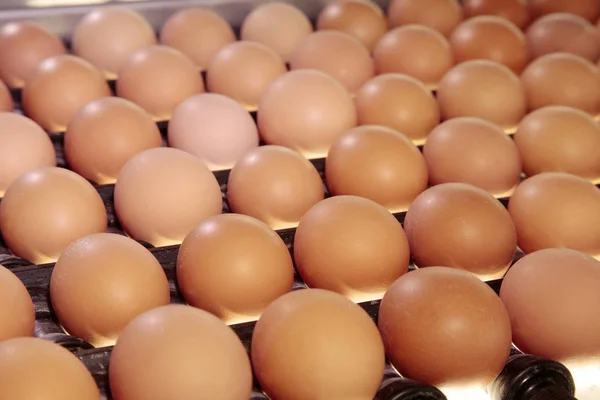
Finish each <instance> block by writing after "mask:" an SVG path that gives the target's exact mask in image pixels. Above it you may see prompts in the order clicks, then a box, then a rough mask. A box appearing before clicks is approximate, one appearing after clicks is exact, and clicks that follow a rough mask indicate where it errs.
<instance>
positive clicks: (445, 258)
mask: <svg viewBox="0 0 600 400" xmlns="http://www.w3.org/2000/svg"><path fill="white" fill-rule="evenodd" d="M404 229H405V230H406V236H407V238H408V243H409V245H410V254H411V257H412V259H413V261H414V263H415V264H416V265H417V266H418V267H419V268H424V267H431V266H440V265H442V266H445V267H452V268H457V269H462V270H466V271H468V272H471V273H473V274H474V275H476V276H477V277H479V278H480V279H482V280H486V281H487V280H492V279H499V278H501V277H502V276H503V275H504V273H505V272H506V270H507V269H508V267H509V265H510V264H511V263H512V260H513V257H514V254H515V251H516V249H517V234H516V232H515V226H514V224H513V222H512V220H511V218H510V214H509V213H508V212H507V211H506V208H504V206H503V205H502V203H500V202H499V201H498V200H496V199H495V198H494V197H492V195H490V194H489V193H488V192H486V191H485V190H483V189H480V188H477V187H475V186H472V185H468V184H465V183H443V184H440V185H437V186H433V187H431V188H429V189H427V190H426V191H424V192H423V193H421V194H420V195H419V196H418V197H417V198H416V200H415V201H414V202H413V204H412V205H411V206H410V208H409V209H408V213H407V214H406V218H405V219H404Z"/></svg>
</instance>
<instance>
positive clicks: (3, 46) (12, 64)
mask: <svg viewBox="0 0 600 400" xmlns="http://www.w3.org/2000/svg"><path fill="white" fill-rule="evenodd" d="M66 52H67V50H66V49H65V45H64V44H63V43H62V41H61V40H60V39H59V38H58V37H57V36H55V35H54V34H52V33H51V32H49V31H48V30H47V29H46V28H44V27H42V26H40V25H37V24H34V23H31V22H9V23H7V24H4V25H3V26H2V28H0V79H2V80H3V81H4V82H6V84H7V85H8V86H10V87H11V88H14V89H20V88H22V87H23V86H25V82H26V81H27V80H28V79H29V78H30V77H31V76H32V75H33V74H34V73H35V70H36V69H37V67H38V66H39V65H40V64H41V63H42V61H44V60H45V59H47V58H50V57H54V56H58V55H61V54H65V53H66Z"/></svg>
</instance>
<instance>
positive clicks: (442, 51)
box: [373, 25, 454, 90]
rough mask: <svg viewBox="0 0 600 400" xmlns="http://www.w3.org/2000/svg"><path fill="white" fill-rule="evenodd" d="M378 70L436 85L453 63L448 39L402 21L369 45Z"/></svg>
mask: <svg viewBox="0 0 600 400" xmlns="http://www.w3.org/2000/svg"><path fill="white" fill-rule="evenodd" d="M373 58H374V60H375V68H376V71H377V73H378V74H385V73H400V74H405V75H409V76H412V77H413V78H416V79H418V80H420V81H421V82H423V83H424V84H425V86H426V87H427V88H428V89H430V90H435V89H437V86H438V83H439V81H440V79H442V76H444V74H445V73H446V72H448V70H450V68H452V66H454V56H453V55H452V49H451V48H450V43H449V42H448V40H447V39H446V38H445V37H444V36H443V35H442V34H441V33H439V32H438V31H436V30H434V29H431V28H428V27H426V26H423V25H405V26H402V27H398V28H395V29H392V30H390V31H389V32H388V33H386V34H385V35H384V36H383V37H382V38H381V40H379V42H377V45H376V46H375V48H374V49H373Z"/></svg>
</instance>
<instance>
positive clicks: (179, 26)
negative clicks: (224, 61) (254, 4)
mask: <svg viewBox="0 0 600 400" xmlns="http://www.w3.org/2000/svg"><path fill="white" fill-rule="evenodd" d="M160 42H161V43H162V44H164V45H167V46H170V47H173V48H175V49H177V50H179V51H181V52H182V53H183V54H185V55H187V56H188V57H189V58H190V59H192V60H193V61H194V63H195V64H196V66H197V67H198V68H200V70H202V71H203V70H205V69H206V68H207V67H208V64H209V63H210V60H212V58H213V57H214V55H215V54H217V52H218V51H219V50H220V49H221V48H223V47H225V46H226V45H228V44H229V43H233V42H235V33H234V32H233V29H232V28H231V25H229V23H228V22H227V21H225V20H224V19H223V17H221V16H220V15H219V14H216V13H215V12H213V11H211V10H205V9H202V8H187V9H183V10H180V11H178V12H176V13H175V14H173V15H172V16H171V17H170V18H169V19H168V20H167V21H166V22H165V23H164V25H163V26H162V29H161V31H160Z"/></svg>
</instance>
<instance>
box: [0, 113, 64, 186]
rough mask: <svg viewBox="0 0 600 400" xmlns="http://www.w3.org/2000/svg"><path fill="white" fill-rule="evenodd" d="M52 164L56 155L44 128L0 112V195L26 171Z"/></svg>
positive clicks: (15, 115) (26, 119)
mask: <svg viewBox="0 0 600 400" xmlns="http://www.w3.org/2000/svg"><path fill="white" fill-rule="evenodd" d="M54 166H56V154H55V151H54V146H53V145H52V142H51V141H50V138H49V137H48V135H47V134H46V132H44V130H43V129H42V128H41V127H40V126H39V125H37V124H36V123H35V122H33V121H32V120H30V119H29V118H26V117H23V116H22V115H18V114H13V113H9V112H0V197H2V196H3V195H4V192H5V191H6V189H7V188H8V187H9V186H10V184H11V183H13V182H14V181H15V180H16V179H17V178H18V177H20V176H21V175H22V174H24V173H25V172H27V171H30V170H32V169H37V168H42V167H54Z"/></svg>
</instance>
